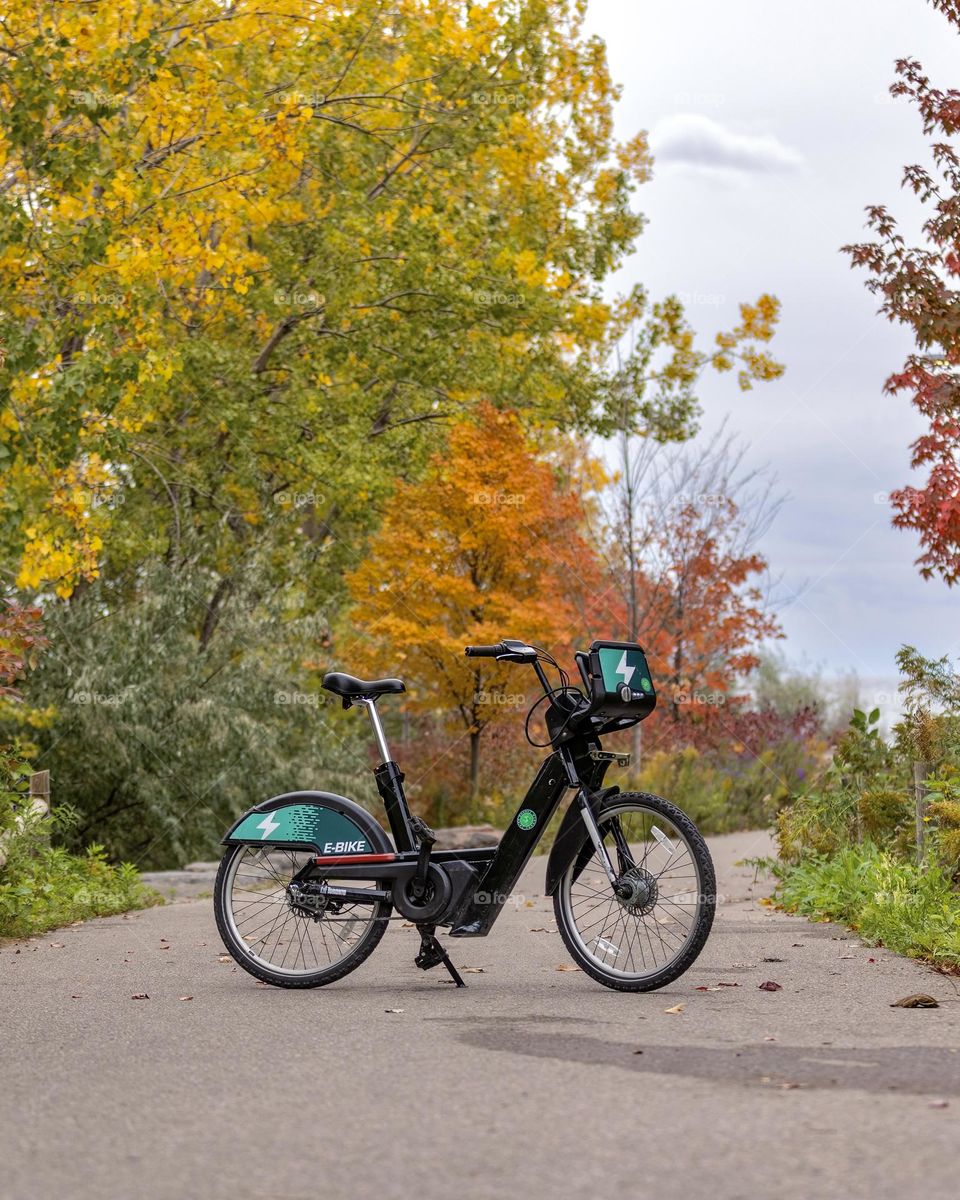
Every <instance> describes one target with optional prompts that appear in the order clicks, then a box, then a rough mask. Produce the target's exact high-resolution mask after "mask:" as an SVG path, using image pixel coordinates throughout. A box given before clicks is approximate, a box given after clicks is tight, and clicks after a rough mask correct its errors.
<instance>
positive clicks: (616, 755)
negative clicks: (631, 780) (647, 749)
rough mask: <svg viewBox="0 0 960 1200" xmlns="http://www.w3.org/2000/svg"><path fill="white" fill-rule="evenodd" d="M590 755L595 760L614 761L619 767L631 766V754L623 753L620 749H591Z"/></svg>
mask: <svg viewBox="0 0 960 1200" xmlns="http://www.w3.org/2000/svg"><path fill="white" fill-rule="evenodd" d="M590 757H591V758H592V759H593V761H594V762H612V763H616V764H617V766H618V767H629V766H630V760H631V755H630V754H621V753H620V751H619V750H591V751H590Z"/></svg>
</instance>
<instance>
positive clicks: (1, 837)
mask: <svg viewBox="0 0 960 1200" xmlns="http://www.w3.org/2000/svg"><path fill="white" fill-rule="evenodd" d="M49 811H50V772H49V771H37V772H36V774H34V775H31V776H30V794H29V796H28V798H27V805H26V812H25V813H23V814H22V815H20V816H18V817H17V818H16V820H15V821H14V823H13V828H12V829H8V830H6V832H5V833H2V834H0V869H2V868H3V867H5V866H6V864H7V851H6V846H7V845H8V844H9V842H10V841H11V840H12V838H13V837H15V836H16V834H17V833H18V832H20V831H21V830H22V829H23V825H24V821H25V819H26V818H27V817H29V816H33V815H34V814H35V815H36V816H39V817H45V816H46V815H47V813H48V812H49Z"/></svg>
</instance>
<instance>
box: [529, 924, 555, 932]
mask: <svg viewBox="0 0 960 1200" xmlns="http://www.w3.org/2000/svg"><path fill="white" fill-rule="evenodd" d="M530 932H531V933H555V932H556V930H554V929H548V928H547V927H546V925H538V926H537V927H536V929H531V930H530Z"/></svg>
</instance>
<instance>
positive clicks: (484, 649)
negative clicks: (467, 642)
mask: <svg viewBox="0 0 960 1200" xmlns="http://www.w3.org/2000/svg"><path fill="white" fill-rule="evenodd" d="M463 652H464V654H465V655H466V656H467V658H496V657H497V655H498V654H504V653H506V651H505V649H504V645H503V642H497V644H496V645H495V646H464V648H463Z"/></svg>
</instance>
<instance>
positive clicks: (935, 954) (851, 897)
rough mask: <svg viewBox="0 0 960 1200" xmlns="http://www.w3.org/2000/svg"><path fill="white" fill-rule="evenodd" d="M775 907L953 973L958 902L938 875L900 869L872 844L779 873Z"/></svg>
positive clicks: (957, 964)
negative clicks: (845, 928) (836, 925)
mask: <svg viewBox="0 0 960 1200" xmlns="http://www.w3.org/2000/svg"><path fill="white" fill-rule="evenodd" d="M779 874H780V885H779V887H778V889H777V899H778V900H779V901H780V903H781V904H782V905H783V907H784V908H786V909H787V910H788V911H790V912H797V913H802V914H803V915H804V916H807V917H812V918H813V919H814V920H822V921H827V920H838V921H842V922H843V923H844V924H846V925H849V926H850V927H851V928H852V929H855V930H857V932H858V933H859V934H860V936H861V937H862V938H864V940H865V941H868V942H871V943H873V944H875V945H884V946H888V947H889V948H890V949H891V950H895V951H897V952H898V953H901V954H907V955H909V956H911V957H914V958H926V959H929V960H931V961H932V962H934V963H936V964H938V965H941V966H944V967H947V968H950V969H954V970H955V969H957V968H960V894H958V893H957V891H956V889H955V888H954V887H953V884H952V881H951V879H950V877H949V875H948V874H947V873H946V872H944V871H943V870H941V869H940V868H939V867H936V866H933V867H926V868H921V867H918V866H916V865H915V864H913V863H909V862H903V861H899V860H898V859H897V858H896V857H895V856H894V855H893V854H891V853H890V852H888V851H886V850H883V849H881V848H880V847H878V846H876V845H874V843H872V842H864V843H863V844H862V845H859V846H846V847H844V848H842V849H840V850H838V851H837V852H836V853H835V854H834V855H833V856H832V857H827V856H825V855H822V854H810V855H808V856H807V857H806V858H805V859H804V860H803V861H801V862H800V863H798V864H795V865H793V866H788V867H786V868H783V867H781V868H779Z"/></svg>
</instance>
